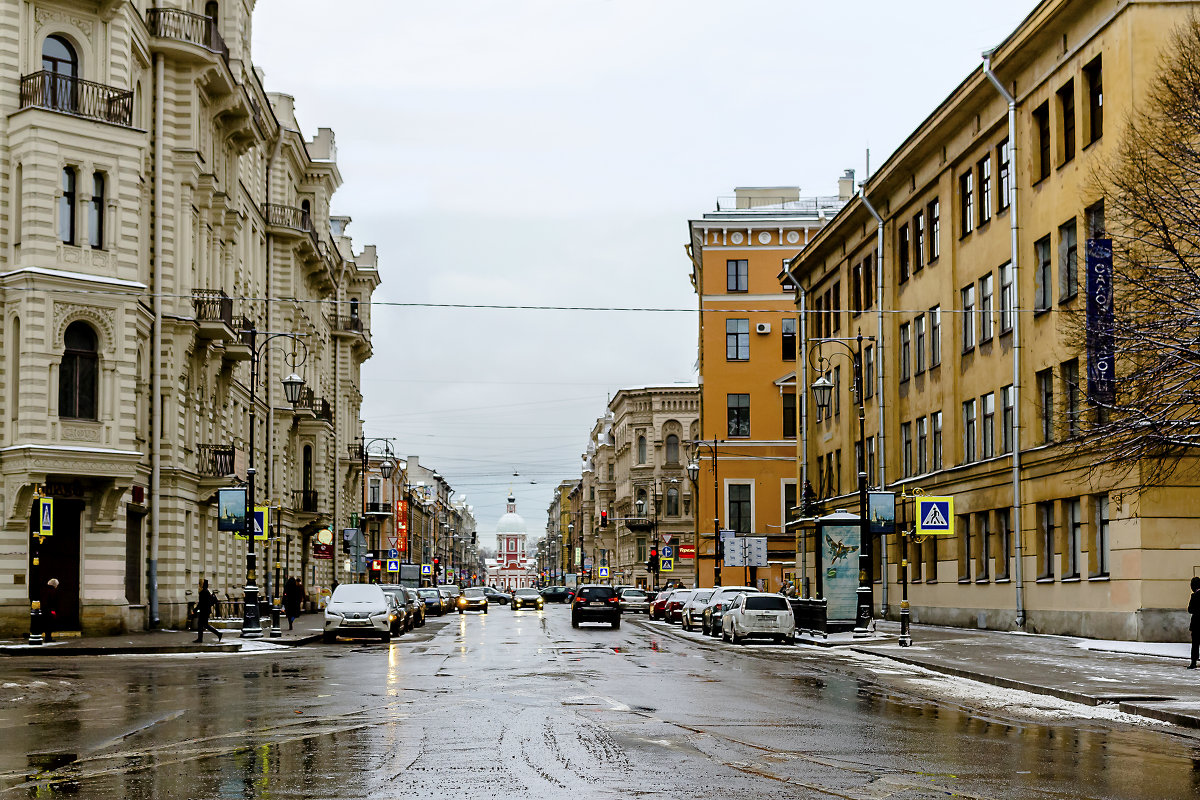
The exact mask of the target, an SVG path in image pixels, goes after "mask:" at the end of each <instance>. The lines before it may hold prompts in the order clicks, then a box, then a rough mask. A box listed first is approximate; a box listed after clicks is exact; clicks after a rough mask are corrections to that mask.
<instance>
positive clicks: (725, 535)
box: [720, 528, 737, 542]
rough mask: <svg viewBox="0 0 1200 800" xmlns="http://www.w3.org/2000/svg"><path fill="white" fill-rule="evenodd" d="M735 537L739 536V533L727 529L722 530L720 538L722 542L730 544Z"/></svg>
mask: <svg viewBox="0 0 1200 800" xmlns="http://www.w3.org/2000/svg"><path fill="white" fill-rule="evenodd" d="M735 536H737V531H731V530H728V529H726V528H722V529H721V533H720V537H721V541H722V542H728V541H729V540H730V539H732V538H733V537H735Z"/></svg>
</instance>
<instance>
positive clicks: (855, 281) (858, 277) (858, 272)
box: [850, 264, 863, 317]
mask: <svg viewBox="0 0 1200 800" xmlns="http://www.w3.org/2000/svg"><path fill="white" fill-rule="evenodd" d="M862 300H863V295H862V264H855V265H854V266H853V267H851V268H850V313H851V314H853V315H854V316H856V317H857V316H858V315H859V314H861V313H862V310H863V304H862Z"/></svg>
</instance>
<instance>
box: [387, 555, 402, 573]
mask: <svg viewBox="0 0 1200 800" xmlns="http://www.w3.org/2000/svg"><path fill="white" fill-rule="evenodd" d="M387 571H388V572H399V571H400V559H398V558H389V559H388V560H387Z"/></svg>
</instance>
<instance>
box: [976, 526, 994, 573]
mask: <svg viewBox="0 0 1200 800" xmlns="http://www.w3.org/2000/svg"><path fill="white" fill-rule="evenodd" d="M975 521H976V527H977V528H979V564H978V565H977V567H976V569H975V580H976V581H977V582H983V581H986V580H987V579H988V573H989V571H988V559H989V558H990V557H991V555H992V528H991V526H990V525H988V515H987V512H986V511H985V512H984V513H982V514H977V515H975Z"/></svg>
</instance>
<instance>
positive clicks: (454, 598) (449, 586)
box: [438, 583, 462, 611]
mask: <svg viewBox="0 0 1200 800" xmlns="http://www.w3.org/2000/svg"><path fill="white" fill-rule="evenodd" d="M438 588H439V589H445V590H446V594H448V595H449V596H450V605H449V607H448V608H447V609H446V611H453V610H454V609H455V608H457V607H458V596H459V595H460V594H462V588H461V587H460V586H459V585H458V584H457V583H440V584H438Z"/></svg>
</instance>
